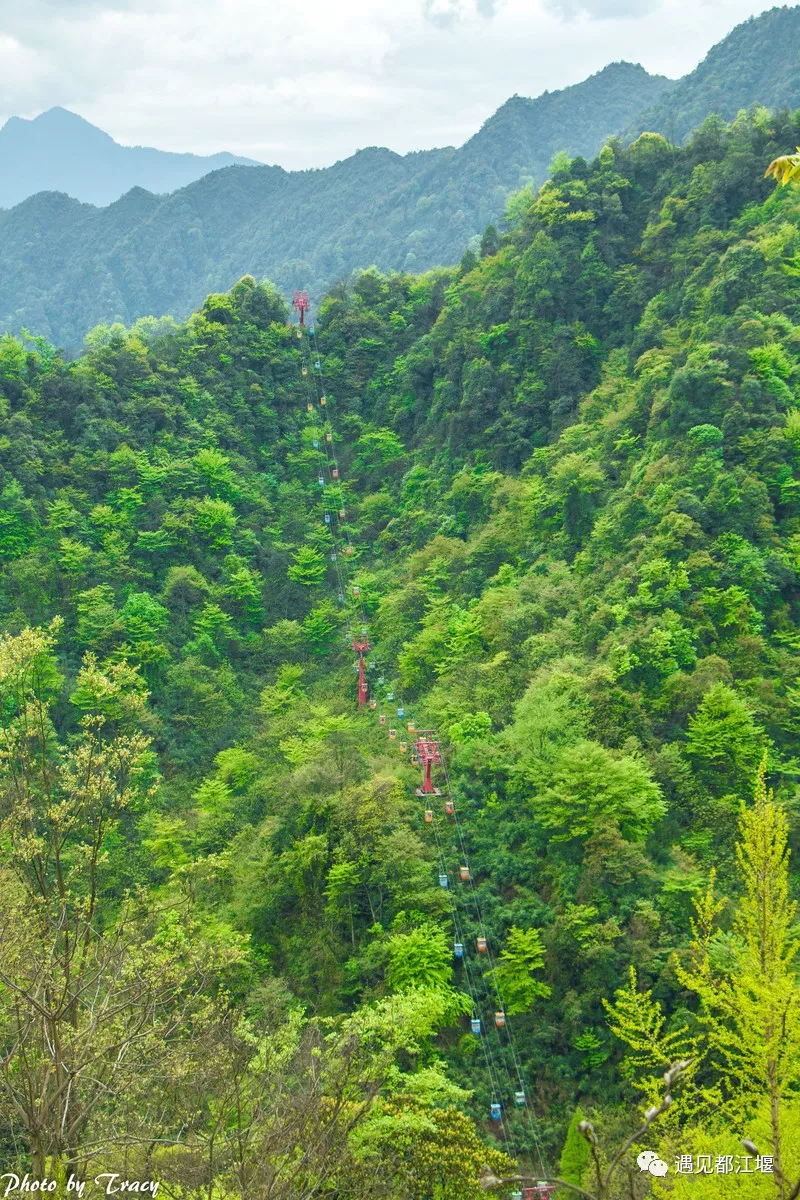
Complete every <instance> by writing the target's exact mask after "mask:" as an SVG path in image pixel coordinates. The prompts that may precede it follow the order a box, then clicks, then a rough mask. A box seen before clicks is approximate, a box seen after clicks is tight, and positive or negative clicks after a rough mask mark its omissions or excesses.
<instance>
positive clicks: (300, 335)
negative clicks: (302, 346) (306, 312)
mask: <svg viewBox="0 0 800 1200" xmlns="http://www.w3.org/2000/svg"><path fill="white" fill-rule="evenodd" d="M302 336H303V331H302V329H298V331H297V340H298V342H299V341H300V338H301V337H302Z"/></svg>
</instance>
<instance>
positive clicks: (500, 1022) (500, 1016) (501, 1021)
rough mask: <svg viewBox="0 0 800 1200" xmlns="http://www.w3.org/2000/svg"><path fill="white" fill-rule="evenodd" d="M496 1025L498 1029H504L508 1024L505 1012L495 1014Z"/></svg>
mask: <svg viewBox="0 0 800 1200" xmlns="http://www.w3.org/2000/svg"><path fill="white" fill-rule="evenodd" d="M494 1023H495V1025H496V1026H497V1028H498V1029H502V1028H503V1027H504V1025H505V1023H506V1014H505V1013H504V1012H502V1011H501V1012H496V1013H495V1014H494Z"/></svg>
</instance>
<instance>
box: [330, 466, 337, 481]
mask: <svg viewBox="0 0 800 1200" xmlns="http://www.w3.org/2000/svg"><path fill="white" fill-rule="evenodd" d="M331 475H332V476H333V478H334V479H338V478H339V468H338V467H334V468H333V470H332V471H331Z"/></svg>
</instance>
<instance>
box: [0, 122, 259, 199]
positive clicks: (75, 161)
mask: <svg viewBox="0 0 800 1200" xmlns="http://www.w3.org/2000/svg"><path fill="white" fill-rule="evenodd" d="M234 164H241V165H244V166H259V165H260V164H258V163H256V162H255V160H254V159H251V158H241V157H237V156H236V155H235V154H227V153H222V154H211V155H205V156H204V155H199V154H173V153H170V152H169V151H167V150H154V149H152V148H151V147H148V146H120V145H119V143H118V142H115V141H114V139H113V138H112V137H110V136H109V135H108V134H107V133H104V132H103V130H102V129H98V128H97V127H96V126H94V125H90V124H89V122H88V121H84V119H83V117H79V116H78V115H77V113H73V112H68V111H67V109H65V108H51V109H49V110H48V111H47V112H44V113H41V114H40V115H39V116H38V117H35V118H34V119H33V120H31V121H27V120H25V119H24V118H23V117H11V119H10V120H9V121H6V123H5V125H4V126H3V127H2V129H0V208H11V207H12V206H13V205H15V204H19V203H20V201H22V200H25V199H26V198H27V197H28V196H32V195H34V194H35V193H36V192H66V194H67V195H68V196H72V197H74V198H75V199H76V200H83V201H86V202H87V203H89V204H111V203H112V201H114V200H118V199H119V197H120V196H122V195H124V194H125V192H128V191H130V189H131V188H133V187H143V188H146V189H147V190H148V191H150V192H174V191H175V190H176V189H177V188H181V187H185V186H186V184H188V183H193V182H194V181H195V179H200V178H201V177H202V176H203V175H207V174H208V173H209V171H216V170H219V168H220V167H230V166H233V165H234Z"/></svg>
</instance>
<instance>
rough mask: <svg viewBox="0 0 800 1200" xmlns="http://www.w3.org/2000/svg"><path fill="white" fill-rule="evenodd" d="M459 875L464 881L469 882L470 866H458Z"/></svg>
mask: <svg viewBox="0 0 800 1200" xmlns="http://www.w3.org/2000/svg"><path fill="white" fill-rule="evenodd" d="M458 877H459V879H460V880H461V882H462V883H469V880H470V874H469V867H459V868H458Z"/></svg>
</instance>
